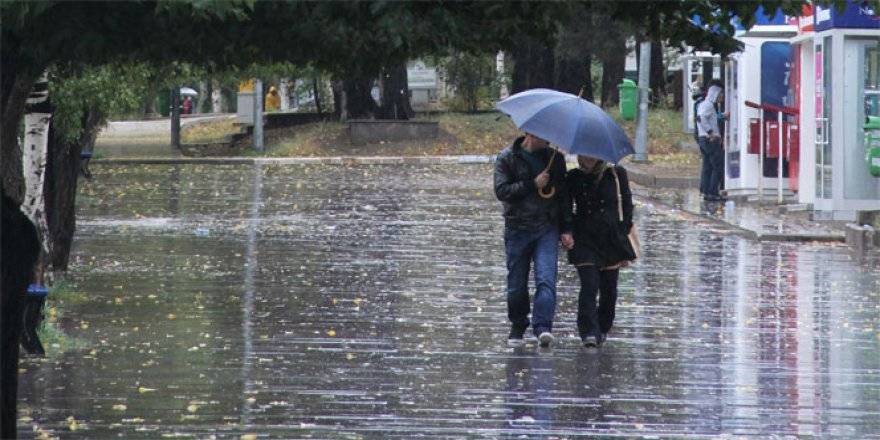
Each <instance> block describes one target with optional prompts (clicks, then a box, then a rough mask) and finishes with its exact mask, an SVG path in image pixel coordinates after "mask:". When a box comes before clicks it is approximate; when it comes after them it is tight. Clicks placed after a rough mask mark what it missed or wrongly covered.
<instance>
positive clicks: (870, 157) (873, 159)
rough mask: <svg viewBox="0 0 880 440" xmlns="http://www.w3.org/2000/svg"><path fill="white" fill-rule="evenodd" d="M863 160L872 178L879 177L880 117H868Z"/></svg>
mask: <svg viewBox="0 0 880 440" xmlns="http://www.w3.org/2000/svg"><path fill="white" fill-rule="evenodd" d="M865 160H866V161H867V162H868V170H869V171H870V172H871V175H872V176H874V177H880V117H878V116H868V122H866V123H865Z"/></svg>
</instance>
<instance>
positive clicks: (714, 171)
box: [697, 81, 724, 202]
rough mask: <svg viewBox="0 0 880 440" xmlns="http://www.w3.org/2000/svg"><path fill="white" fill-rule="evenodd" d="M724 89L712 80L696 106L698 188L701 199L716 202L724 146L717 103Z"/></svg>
mask: <svg viewBox="0 0 880 440" xmlns="http://www.w3.org/2000/svg"><path fill="white" fill-rule="evenodd" d="M723 96H724V91H723V89H722V87H721V83H720V82H719V81H712V82H711V83H710V86H709V89H708V90H707V91H706V97H705V98H704V99H703V101H702V102H700V105H699V106H697V135H698V137H697V143H698V144H699V145H700V153H701V154H702V156H703V166H702V173H701V175H700V188H701V189H702V191H703V200H706V201H709V202H718V201H722V200H724V198H723V197H721V193H720V189H721V180H722V179H723V178H724V147H723V146H722V144H721V129H720V127H719V124H718V110H717V105H718V104H720V103H721V102H723V99H724V98H723Z"/></svg>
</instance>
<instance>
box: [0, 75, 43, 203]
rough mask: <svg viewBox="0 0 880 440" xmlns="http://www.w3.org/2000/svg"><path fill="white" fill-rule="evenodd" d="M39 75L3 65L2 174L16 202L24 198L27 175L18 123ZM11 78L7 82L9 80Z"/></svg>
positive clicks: (6, 189) (6, 190)
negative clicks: (17, 70)
mask: <svg viewBox="0 0 880 440" xmlns="http://www.w3.org/2000/svg"><path fill="white" fill-rule="evenodd" d="M38 77H39V75H37V74H34V75H30V74H27V73H17V72H15V71H14V68H12V67H10V68H7V66H6V65H4V66H3V79H2V82H3V120H2V133H0V142H2V145H0V173H2V177H3V190H4V192H5V193H6V195H7V196H8V197H10V198H12V200H14V201H15V203H17V204H19V205H20V204H21V202H22V201H23V200H24V188H25V186H24V174H22V150H21V145H20V142H19V137H18V133H19V131H18V130H19V124H20V123H21V119H22V117H23V116H24V106H25V102H26V101H27V98H28V95H29V94H30V93H31V88H32V87H33V85H34V82H36V80H37V78H38ZM7 80H8V82H7Z"/></svg>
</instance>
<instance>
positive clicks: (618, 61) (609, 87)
mask: <svg viewBox="0 0 880 440" xmlns="http://www.w3.org/2000/svg"><path fill="white" fill-rule="evenodd" d="M622 46H623V48H622V50H620V52H619V53H617V54H614V53H612V54H609V56H608V57H606V58H605V59H604V60H602V107H604V108H609V107H613V106H615V105H617V103H619V102H620V91H619V90H618V89H617V86H618V85H619V84H620V82H621V81H623V78H624V76H625V75H626V42H625V41H624V42H623V45H622Z"/></svg>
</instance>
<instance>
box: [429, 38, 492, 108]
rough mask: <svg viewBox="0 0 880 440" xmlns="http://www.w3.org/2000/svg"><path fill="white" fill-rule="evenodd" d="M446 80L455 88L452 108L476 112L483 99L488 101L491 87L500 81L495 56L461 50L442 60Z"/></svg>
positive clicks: (450, 103)
mask: <svg viewBox="0 0 880 440" xmlns="http://www.w3.org/2000/svg"><path fill="white" fill-rule="evenodd" d="M442 67H443V70H444V71H445V73H446V82H447V84H449V85H450V86H452V88H453V89H454V90H455V96H454V97H453V98H452V99H450V100H449V102H448V105H449V107H450V109H451V110H455V111H466V112H470V113H473V112H476V111H477V110H478V109H479V108H480V104H481V101H488V100H489V97H490V89H491V88H492V86H493V85H494V84H495V83H497V82H498V81H499V78H497V75H496V74H495V64H494V56H492V55H488V54H471V53H467V52H459V53H457V54H454V55H451V56H449V57H447V58H445V59H444V60H443V62H442Z"/></svg>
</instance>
